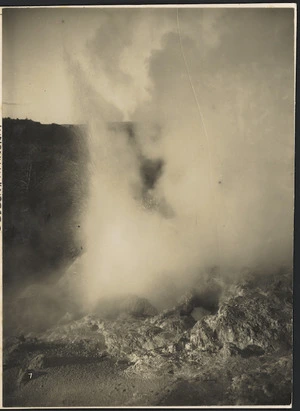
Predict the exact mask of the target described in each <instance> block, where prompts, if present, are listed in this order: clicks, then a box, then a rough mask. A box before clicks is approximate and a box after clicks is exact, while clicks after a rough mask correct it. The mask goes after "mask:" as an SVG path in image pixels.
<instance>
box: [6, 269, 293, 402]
mask: <svg viewBox="0 0 300 411" xmlns="http://www.w3.org/2000/svg"><path fill="white" fill-rule="evenodd" d="M104 307H106V308H107V307H109V305H108V304H106V303H102V305H101V304H100V305H99V307H97V309H96V310H95V311H94V312H93V313H91V314H89V315H77V317H76V318H74V316H73V315H71V314H69V313H66V314H65V315H64V316H63V317H62V318H60V320H59V321H57V322H56V323H55V325H53V326H51V327H49V328H47V329H44V330H42V331H39V332H38V331H34V332H28V329H27V331H24V332H23V333H21V332H20V330H17V329H16V330H15V331H16V332H15V335H14V333H10V335H7V336H6V338H5V339H4V374H3V378H4V405H5V406H25V407H26V406H40V407H41V406H56V407H59V406H97V405H98V406H113V405H114V406H126V405H127V406H171V405H173V406H176V405H197V406H201V405H287V404H290V402H291V391H292V382H291V379H292V276H291V274H290V273H283V272H281V273H279V274H276V275H273V276H270V275H269V276H255V275H252V276H250V275H248V276H247V277H244V278H243V279H240V280H239V281H236V282H234V283H231V284H227V285H226V286H225V285H224V284H220V281H217V280H216V279H214V280H212V279H211V280H208V281H207V283H206V285H205V287H202V288H201V290H200V289H198V290H197V289H193V290H190V292H188V293H186V294H185V295H184V296H183V297H182V298H181V300H180V301H179V302H178V304H177V305H176V306H174V307H173V308H172V309H168V310H165V311H163V312H160V313H158V312H157V311H156V309H155V308H154V307H153V306H152V305H151V304H150V303H149V302H148V301H147V300H146V299H142V298H139V297H134V296H130V297H126V298H124V299H123V300H122V301H120V302H119V305H118V307H117V308H115V309H114V310H111V309H108V308H107V310H106V311H105V310H104ZM114 307H115V306H114Z"/></svg>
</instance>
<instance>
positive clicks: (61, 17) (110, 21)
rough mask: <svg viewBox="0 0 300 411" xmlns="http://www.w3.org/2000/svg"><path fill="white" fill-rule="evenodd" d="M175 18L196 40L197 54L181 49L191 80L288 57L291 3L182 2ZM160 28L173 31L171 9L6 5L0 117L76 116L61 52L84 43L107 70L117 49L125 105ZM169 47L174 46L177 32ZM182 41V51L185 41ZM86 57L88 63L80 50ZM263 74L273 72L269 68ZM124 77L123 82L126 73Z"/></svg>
mask: <svg viewBox="0 0 300 411" xmlns="http://www.w3.org/2000/svg"><path fill="white" fill-rule="evenodd" d="M180 19H181V22H180V24H181V30H182V33H183V35H186V36H188V37H189V38H192V39H193V40H194V41H196V42H198V45H199V46H200V50H201V55H200V56H199V55H188V58H189V60H190V64H191V66H192V67H194V68H195V69H196V68H198V67H197V66H199V65H200V69H201V71H202V73H200V74H201V76H202V77H201V78H200V77H199V78H198V79H197V80H196V83H197V81H202V82H204V83H205V81H206V79H205V75H207V74H208V73H210V72H211V71H213V72H215V73H216V74H217V75H223V76H224V75H225V74H226V72H227V71H228V70H230V69H231V67H236V65H237V64H239V65H240V64H259V65H261V66H262V65H263V63H264V61H266V63H267V64H268V65H269V66H267V65H265V66H264V70H268V69H269V68H270V64H274V65H283V64H284V65H287V64H288V65H290V66H291V65H292V64H293V62H292V58H293V10H291V9H286V10H282V9H281V10H276V9H275V10H270V9H254V10H245V9H244V10H238V9H233V10H232V9H231V10H230V9H229V10H227V11H226V10H225V9H224V8H223V9H222V8H221V9H208V10H204V11H203V9H190V10H188V9H183V10H181V12H180ZM105 25H107V27H105ZM100 28H102V30H103V28H104V32H103V33H104V34H105V36H104V37H103V36H102V37H99V36H98V38H97V33H100V36H101V31H99V30H101V29H100ZM133 30H134V33H133ZM165 33H169V34H171V33H175V35H176V36H177V24H176V10H175V9H156V10H155V9H154V10H153V9H152V10H149V9H148V10H141V9H140V10H138V9H135V10H133V9H121V10H120V9H119V10H114V11H112V10H108V9H103V8H98V9H82V8H79V9H70V8H63V7H59V8H55V9H43V8H37V9H29V8H28V9H14V10H13V9H5V10H4V11H3V101H4V113H3V114H4V116H11V117H20V118H24V117H28V118H32V119H34V120H38V121H41V122H57V123H72V122H80V121H81V119H80V118H78V117H80V114H79V113H78V111H77V110H75V109H74V104H75V102H74V94H73V83H72V81H73V80H72V79H71V76H70V65H69V64H68V58H67V57H66V54H69V55H70V56H71V57H72V58H74V59H75V60H76V59H80V56H82V55H83V54H84V53H86V51H87V50H89V58H90V59H91V60H94V62H95V64H96V63H97V60H99V58H101V59H102V61H105V62H106V64H107V65H109V64H110V68H111V69H113V68H115V69H116V68H117V67H118V64H120V62H119V61H118V60H117V59H116V55H117V53H118V51H122V53H123V57H122V58H123V69H124V68H125V71H126V64H127V71H128V72H130V74H131V75H132V76H133V77H134V78H135V81H134V82H132V84H131V85H130V86H131V87H130V88H131V90H130V93H129V94H128V87H127V90H126V91H125V92H124V93H122V85H121V82H119V84H118V92H117V93H115V94H117V99H118V100H119V101H120V100H121V99H122V96H123V98H124V99H125V100H126V103H124V104H126V105H130V104H131V103H132V101H133V100H135V99H136V98H137V97H138V95H140V96H143V95H144V94H146V93H147V87H148V86H149V84H148V83H149V82H148V77H149V76H148V74H147V73H146V72H145V70H146V69H145V67H146V64H147V59H148V58H149V57H150V55H151V53H153V51H154V50H155V49H157V48H159V47H160V41H161V38H162V36H163V35H164V34H165ZM132 38H133V39H134V40H132ZM133 43H134V47H132V44H133ZM175 46H176V48H178V47H179V43H178V39H177V37H176V39H175ZM93 47H94V49H93ZM185 47H186V53H187V54H189V44H188V42H187V43H186V45H185ZM192 49H193V47H191V50H192ZM93 53H94V54H93ZM141 54H144V58H142V59H141V58H139V56H138V55H141ZM126 59H127V60H126ZM81 60H84V58H83V59H82V58H81ZM126 61H127V63H126ZM86 63H87V64H88V63H89V62H87V60H86V54H85V64H86ZM93 69H94V72H93V73H91V75H92V76H93V78H92V81H93V84H95V85H96V82H97V78H96V74H95V73H97V71H96V69H97V67H96V65H95V67H93ZM192 70H193V68H192ZM123 72H124V70H123ZM169 72H170V67H169V66H166V67H163V68H162V70H161V71H160V72H157V73H155V75H156V77H157V78H160V79H161V81H164V77H165V76H167V77H168V76H169ZM266 75H270V76H272V69H271V70H270V72H269V73H267V74H266ZM123 80H124V82H125V83H126V79H123ZM197 84H198V83H197ZM206 85H207V84H206ZM101 87H102V89H103V90H104V89H105V87H108V88H110V90H111V89H112V87H113V85H112V84H108V83H106V84H105V82H102V84H101ZM145 90H146V91H145ZM209 103H210V104H212V105H213V104H215V103H216V102H209ZM133 105H134V104H133Z"/></svg>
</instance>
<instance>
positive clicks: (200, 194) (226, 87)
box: [3, 7, 295, 300]
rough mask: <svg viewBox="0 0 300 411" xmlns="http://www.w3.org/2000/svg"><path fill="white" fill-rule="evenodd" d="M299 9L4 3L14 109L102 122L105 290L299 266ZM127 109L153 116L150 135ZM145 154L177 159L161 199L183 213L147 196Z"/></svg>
mask: <svg viewBox="0 0 300 411" xmlns="http://www.w3.org/2000/svg"><path fill="white" fill-rule="evenodd" d="M293 13H294V10H293V9H288V8H285V9H280V8H270V7H269V8H248V9H247V8H230V9H226V8H206V9H203V8H196V9H195V8H180V9H178V10H177V9H176V8H159V9H155V8H149V9H143V8H135V9H128V8H127V9H126V8H125V9H118V8H116V9H111V8H108V9H103V8H100V9H70V8H64V7H59V8H57V9H22V10H11V9H8V10H4V12H3V101H4V108H3V111H4V113H3V114H4V117H6V116H9V117H14V118H15V117H18V118H30V119H32V120H36V121H40V122H42V123H52V122H55V123H61V124H66V123H68V124H69V123H87V124H88V125H89V130H90V131H89V134H88V135H87V136H86V139H87V140H86V141H87V144H88V146H89V150H90V153H91V157H92V165H93V167H92V168H91V174H90V176H91V177H90V198H89V206H88V210H87V220H86V223H85V224H84V227H86V235H87V237H88V250H89V257H88V259H87V265H86V267H85V269H84V270H85V272H86V273H88V275H87V277H88V280H87V281H86V282H85V283H86V284H87V285H88V286H87V288H88V290H87V292H88V293H89V292H90V296H89V298H91V299H92V300H93V299H97V298H98V297H99V295H98V292H99V290H102V291H103V292H105V290H106V291H107V293H116V292H118V291H119V290H120V289H122V290H124V292H125V291H129V290H135V291H136V292H137V293H139V294H140V293H141V292H146V290H148V291H149V290H150V289H151V287H152V288H153V289H154V290H156V292H157V290H158V289H159V288H160V286H159V285H158V284H160V285H161V283H160V282H158V283H157V278H160V279H161V278H164V279H165V278H166V276H167V277H168V276H171V278H172V280H173V285H174V284H175V286H179V287H181V286H182V284H183V281H184V279H186V281H187V282H188V278H190V276H194V274H195V272H198V273H199V272H200V271H201V270H202V271H203V270H205V267H208V266H213V265H219V266H221V267H222V269H223V271H227V272H237V271H239V272H241V271H242V267H245V266H247V267H252V268H253V267H257V266H259V267H260V269H261V270H265V269H266V270H270V269H273V268H274V269H275V268H278V267H280V266H282V265H285V264H287V265H291V264H292V257H293V198H294V197H293V195H294V140H295V135H294V14H293ZM111 121H135V122H136V123H137V124H138V125H139V127H140V128H139V129H138V131H137V133H136V144H135V147H133V146H132V145H130V144H129V143H128V142H126V141H127V140H126V139H124V138H123V139H118V138H114V139H112V138H111V135H109V133H108V132H107V129H106V124H107V123H109V122H111ZM149 124H150V125H151V124H152V125H153V124H157V125H159V127H160V129H161V133H160V136H158V137H155V136H153V135H152V132H151V126H150V125H149ZM141 156H143V157H145V158H148V159H152V160H156V159H161V160H162V161H163V163H164V167H163V173H162V175H161V177H160V178H159V180H158V182H157V183H156V185H155V187H154V189H153V190H152V191H151V192H149V196H150V197H151V198H153V199H154V201H155V202H157V203H158V204H167V205H168V207H169V208H170V209H171V210H172V217H171V218H166V216H165V215H162V214H161V213H160V212H159V208H158V209H157V210H154V209H153V208H152V209H151V208H150V209H151V211H150V212H149V210H148V211H147V210H144V208H143V204H144V200H143V195H142V193H143V186H142V181H141V176H140V158H141ZM100 204H101V207H100ZM141 233H142V235H141ZM162 273H163V274H162ZM166 273H167V274H166ZM159 281H160V280H159ZM120 284H121V286H120ZM166 288H168V287H166ZM95 290H96V291H95Z"/></svg>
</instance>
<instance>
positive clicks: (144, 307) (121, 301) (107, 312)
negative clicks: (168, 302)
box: [93, 295, 158, 318]
mask: <svg viewBox="0 0 300 411" xmlns="http://www.w3.org/2000/svg"><path fill="white" fill-rule="evenodd" d="M93 312H94V314H96V315H99V316H101V317H103V318H117V317H119V316H123V317H126V316H127V315H129V316H133V317H137V318H146V317H151V316H154V315H156V314H157V313H158V312H157V309H156V308H155V307H153V305H152V304H151V303H150V302H149V301H148V300H147V299H146V298H141V297H137V296H135V295H127V296H120V297H118V298H114V299H112V298H107V299H102V300H100V301H99V302H98V304H97V305H96V307H95V308H94V310H93Z"/></svg>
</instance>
